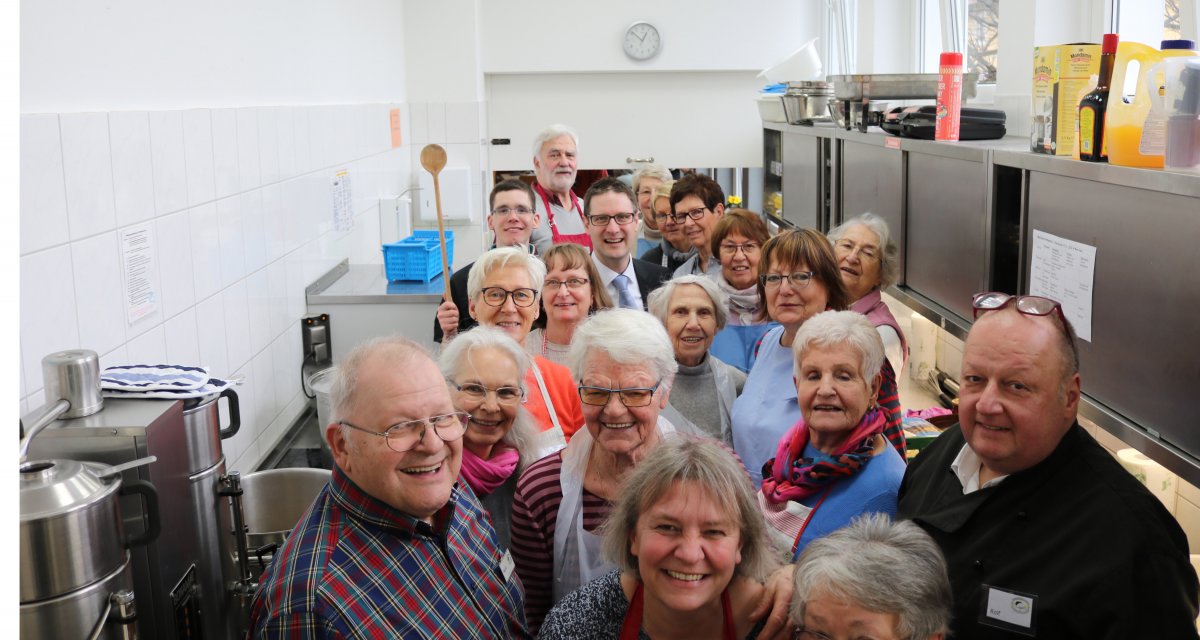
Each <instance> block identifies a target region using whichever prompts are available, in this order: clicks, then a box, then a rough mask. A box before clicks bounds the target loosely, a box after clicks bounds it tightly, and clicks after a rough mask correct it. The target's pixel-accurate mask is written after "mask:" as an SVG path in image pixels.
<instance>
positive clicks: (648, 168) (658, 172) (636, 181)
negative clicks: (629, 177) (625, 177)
mask: <svg viewBox="0 0 1200 640" xmlns="http://www.w3.org/2000/svg"><path fill="white" fill-rule="evenodd" d="M645 178H658V179H659V180H660V181H662V182H667V181H668V180H671V172H670V171H667V168H666V167H664V166H662V165H661V164H647V165H643V166H642V168H641V169H638V170H637V171H634V172H633V183H632V184H630V186H631V187H633V192H634V193H637V190H638V187H639V186H640V185H641V183H642V180H643V179H645Z"/></svg>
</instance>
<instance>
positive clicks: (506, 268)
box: [467, 247, 583, 440]
mask: <svg viewBox="0 0 1200 640" xmlns="http://www.w3.org/2000/svg"><path fill="white" fill-rule="evenodd" d="M545 279H546V265H544V264H542V261H541V260H538V259H537V258H535V257H533V256H531V255H529V253H528V252H527V251H525V250H524V249H523V248H517V247H504V248H502V249H492V250H491V251H488V252H486V253H484V254H483V255H482V256H480V258H479V260H477V261H475V265H474V266H472V267H471V273H470V275H469V276H468V277H467V296H468V297H469V299H470V307H469V308H470V312H471V317H472V318H475V320H476V322H478V323H479V324H481V325H483V326H485V327H495V328H497V329H500V330H501V331H503V332H504V333H506V334H508V336H509V337H510V338H512V339H513V340H515V341H516V342H517V344H519V345H521V346H522V347H524V346H525V338H526V337H527V336H528V335H529V329H530V327H532V326H533V320H534V318H536V317H537V314H538V300H539V299H540V297H541V290H542V283H543V282H544V281H545ZM526 383H527V385H528V389H529V393H528V394H527V396H526V397H527V400H526V403H525V408H526V409H528V410H529V413H531V414H533V417H534V419H535V420H536V421H537V423H538V425H539V426H540V428H541V430H542V431H554V432H557V430H561V432H562V435H563V437H564V438H565V439H567V440H569V439H570V438H571V436H572V435H573V434H574V433H575V432H576V431H577V430H578V429H579V427H580V426H581V425H582V424H583V410H582V408H581V407H580V406H579V397H578V396H576V395H575V384H574V383H573V382H572V380H571V372H570V371H568V370H567V368H566V367H564V366H562V365H559V364H555V363H553V362H551V361H549V360H547V359H545V358H543V357H540V356H535V357H534V359H533V364H532V366H530V367H529V374H528V375H527V376H526Z"/></svg>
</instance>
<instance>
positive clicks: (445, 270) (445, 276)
mask: <svg viewBox="0 0 1200 640" xmlns="http://www.w3.org/2000/svg"><path fill="white" fill-rule="evenodd" d="M421 166H422V167H425V170H426V171H428V172H429V173H430V174H431V175H432V176H433V200H434V202H435V203H436V204H437V218H438V241H439V242H441V244H442V286H444V287H445V294H446V296H449V295H450V260H449V259H448V258H447V257H446V223H445V222H444V220H443V217H442V185H441V184H440V183H439V182H438V174H439V173H441V172H442V169H443V168H445V167H446V150H445V149H443V148H442V147H441V145H436V144H427V145H425V148H424V149H421ZM447 299H449V298H448V297H447Z"/></svg>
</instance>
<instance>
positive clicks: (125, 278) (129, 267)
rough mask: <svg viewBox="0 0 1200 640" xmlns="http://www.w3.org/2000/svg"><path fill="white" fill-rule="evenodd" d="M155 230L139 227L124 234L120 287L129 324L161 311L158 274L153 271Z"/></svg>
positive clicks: (146, 226)
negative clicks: (123, 295) (122, 291)
mask: <svg viewBox="0 0 1200 640" xmlns="http://www.w3.org/2000/svg"><path fill="white" fill-rule="evenodd" d="M154 256H155V253H154V226H153V225H149V224H146V225H139V226H136V227H130V228H128V229H125V230H124V231H122V232H121V283H122V286H123V288H124V290H125V318H126V320H127V321H128V322H129V324H133V323H135V322H137V321H138V320H141V319H142V318H144V317H146V316H148V315H150V314H151V313H154V311H155V310H156V309H158V272H157V270H156V269H155V267H154Z"/></svg>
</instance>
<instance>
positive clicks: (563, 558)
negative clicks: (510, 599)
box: [551, 416, 675, 604]
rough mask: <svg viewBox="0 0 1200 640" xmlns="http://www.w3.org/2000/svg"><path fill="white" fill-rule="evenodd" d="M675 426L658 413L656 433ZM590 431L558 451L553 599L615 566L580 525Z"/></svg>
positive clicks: (578, 434)
mask: <svg viewBox="0 0 1200 640" xmlns="http://www.w3.org/2000/svg"><path fill="white" fill-rule="evenodd" d="M674 432H675V427H674V426H673V425H672V424H671V423H670V422H669V421H667V420H666V419H665V418H663V417H662V416H659V417H658V437H660V438H662V437H665V436H667V435H668V434H671V433H674ZM592 443H593V440H592V434H591V432H589V431H588V430H587V429H580V430H579V431H577V432H575V435H574V436H572V437H571V441H570V442H568V443H567V447H566V449H563V452H562V471H561V473H560V474H559V484H560V485H561V486H562V494H563V497H562V502H560V503H559V505H558V516H557V524H556V525H555V527H554V585H553V602H552V603H551V604H555V603H557V602H558V601H559V600H561V599H562V598H563V596H565V595H567V594H569V593H571V592H572V591H574V590H576V589H578V588H579V587H581V586H583V585H585V584H587V583H588V582H590V581H592V580H594V579H596V578H599V577H600V576H603V575H604V574H606V573H608V572H609V571H612V570H613V569H616V568H617V565H616V564H614V563H613V562H610V561H608V560H606V559H604V557H603V555H602V554H601V553H600V536H599V535H596V534H594V533H591V532H589V531H585V530H584V528H583V477H584V474H586V473H587V463H588V458H589V457H590V454H591V452H592Z"/></svg>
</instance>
